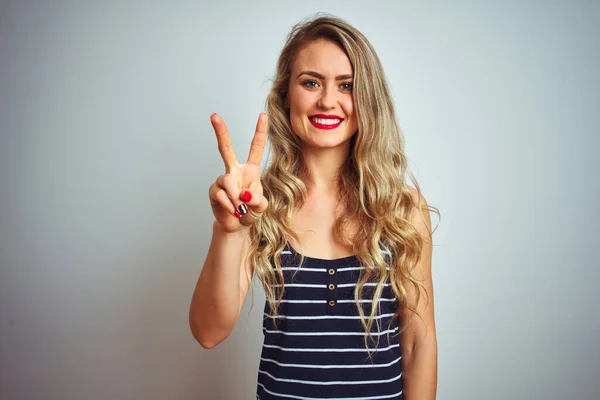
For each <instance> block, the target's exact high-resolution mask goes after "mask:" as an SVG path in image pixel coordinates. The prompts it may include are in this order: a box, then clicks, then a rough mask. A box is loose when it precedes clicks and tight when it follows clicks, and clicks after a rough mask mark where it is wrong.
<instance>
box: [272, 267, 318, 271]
mask: <svg viewBox="0 0 600 400" xmlns="http://www.w3.org/2000/svg"><path fill="white" fill-rule="evenodd" d="M281 270H282V271H298V270H299V271H311V272H327V269H325V268H307V267H302V268H298V267H283V268H281Z"/></svg>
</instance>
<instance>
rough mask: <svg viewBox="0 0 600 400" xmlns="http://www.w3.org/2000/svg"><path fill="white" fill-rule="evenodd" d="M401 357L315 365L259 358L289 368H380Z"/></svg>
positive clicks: (392, 363)
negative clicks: (378, 360)
mask: <svg viewBox="0 0 600 400" xmlns="http://www.w3.org/2000/svg"><path fill="white" fill-rule="evenodd" d="M401 359H402V357H398V358H396V359H395V360H394V361H390V362H389V363H385V364H358V365H343V364H342V365H317V364H286V363H280V362H278V361H275V360H271V359H270V358H261V360H262V361H266V362H272V363H275V364H277V365H279V366H280V367H291V368H319V369H331V368H382V367H389V366H390V365H394V364H396V363H397V362H398V361H400V360H401Z"/></svg>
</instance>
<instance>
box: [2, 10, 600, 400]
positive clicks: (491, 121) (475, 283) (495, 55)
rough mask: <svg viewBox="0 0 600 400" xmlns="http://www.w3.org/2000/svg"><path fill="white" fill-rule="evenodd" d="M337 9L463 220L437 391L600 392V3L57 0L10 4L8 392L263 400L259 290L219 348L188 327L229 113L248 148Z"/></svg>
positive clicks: (442, 243) (440, 307) (443, 395)
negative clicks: (313, 23) (290, 72)
mask: <svg viewBox="0 0 600 400" xmlns="http://www.w3.org/2000/svg"><path fill="white" fill-rule="evenodd" d="M318 11H325V12H329V13H332V14H334V15H337V16H339V17H342V18H345V19H346V20H347V21H348V22H350V23H351V24H353V25H354V26H356V27H357V28H358V29H359V30H361V31H362V32H363V33H364V34H365V35H366V36H367V37H368V38H369V40H370V41H371V42H372V43H373V45H374V47H375V49H376V50H377V51H378V53H379V55H380V58H381V59H382V62H383V65H384V68H385V71H386V73H387V76H388V78H389V82H390V85H391V88H392V90H393V97H394V102H395V104H396V107H397V114H398V119H399V122H400V125H401V127H402V129H403V131H404V134H405V136H406V141H407V153H408V156H409V158H410V165H411V167H412V168H413V170H414V172H415V174H416V175H417V178H418V179H419V182H420V183H421V185H422V189H423V192H424V194H425V197H426V198H427V200H428V202H429V203H430V204H431V205H433V206H436V207H438V208H439V209H440V210H441V213H442V220H441V224H440V225H439V228H438V230H437V231H436V234H435V249H434V259H433V271H434V283H435V289H436V293H435V294H436V319H437V328H438V337H439V390H438V399H441V400H447V399H457V400H459V399H460V400H465V399H478V400H479V399H486V400H488V399H492V400H493V399H509V398H510V399H545V400H550V399H557V400H558V399H578V400H585V399H590V400H592V399H598V398H599V397H600V361H599V360H600V345H599V344H598V339H599V336H600V322H599V320H600V311H599V296H598V294H597V292H596V290H597V285H598V283H599V282H600V273H599V271H600V265H599V264H600V263H599V262H598V255H597V252H598V249H599V247H600V240H599V236H600V235H599V234H598V223H599V222H600V212H599V210H598V206H599V204H600V179H599V178H598V173H599V172H600V168H599V167H600V165H599V164H600V163H599V158H598V149H599V148H600V139H599V134H600V117H599V114H600V78H599V72H598V71H600V54H599V53H600V51H599V49H600V46H599V44H598V39H599V38H600V5H599V2H593V1H571V2H568V1H562V2H558V1H523V2H517V1H505V2H500V1H496V2H477V1H471V2H466V1H453V2H435V3H434V2H413V1H389V2H383V1H379V2H366V1H365V2H363V1H360V2H359V1H339V2H324V1H319V2H316V1H296V2H239V4H238V3H233V2H229V1H221V2H214V3H212V2H210V3H209V2H202V1H188V2H185V1H170V2H167V1H163V2H158V1H156V2H151V1H149V2H141V1H140V2H132V1H126V2H123V1H103V2H100V1H97V2H83V1H71V2H68V1H52V2H50V1H41V0H40V1H20V2H19V1H4V2H2V3H1V5H0V95H1V98H0V99H1V103H0V133H1V136H0V178H1V185H0V196H1V197H0V266H1V269H0V271H1V272H0V273H1V275H0V334H1V338H0V368H1V372H0V398H2V400H16V399H27V400H35V399H44V400H50V399H86V400H87V399H89V400H95V399H98V400H100V399H102V400H103V399H119V400H120V399H210V400H212V399H226V400H229V399H233V400H237V399H253V398H254V391H255V386H256V377H257V369H258V362H259V355H260V346H261V340H262V334H261V330H260V324H261V313H262V307H263V302H264V295H263V294H262V293H261V289H260V288H258V286H257V289H256V292H255V304H254V308H253V309H252V311H251V312H250V314H249V315H248V311H249V310H250V307H249V301H248V302H247V304H246V306H245V309H244V313H243V315H242V317H241V319H240V321H239V323H238V325H237V327H236V329H235V331H234V332H233V334H232V335H231V336H230V337H229V338H228V339H227V340H226V341H225V342H224V343H222V344H221V345H220V346H218V347H217V348H215V349H212V350H204V349H202V348H201V347H200V345H198V344H197V343H196V342H195V341H194V339H193V338H192V335H191V333H190V331H189V327H188V319H187V316H188V306H189V301H190V297H191V294H192V291H193V288H194V285H195V283H196V280H197V278H198V275H199V272H200V269H201V266H202V264H203V261H204V257H205V255H206V251H207V248H208V244H209V240H210V235H211V221H212V214H211V211H210V207H209V204H208V199H207V191H208V187H209V185H210V183H211V182H212V181H213V180H214V179H215V178H216V177H217V176H218V175H219V174H221V173H222V172H223V165H222V161H221V160H220V158H219V154H218V152H217V148H216V140H215V138H214V134H213V132H212V129H211V126H210V124H209V120H208V117H209V115H210V114H211V113H212V112H219V113H221V114H222V115H223V116H224V118H225V120H226V122H227V123H228V125H229V128H230V131H231V134H232V136H233V141H234V145H235V148H236V149H237V153H238V155H239V156H240V158H243V157H246V155H247V151H248V148H249V144H250V140H251V137H252V134H253V129H254V125H255V121H256V118H257V116H258V113H259V112H260V111H262V110H263V109H264V101H265V98H266V94H267V92H268V90H269V87H270V81H269V79H270V78H271V77H272V76H273V73H274V68H275V62H276V59H277V56H278V53H279V51H280V49H281V46H282V44H283V41H284V39H285V36H286V35H287V33H288V31H289V30H290V28H291V26H292V25H293V24H294V23H296V22H298V21H300V20H302V19H303V18H305V17H307V16H310V15H312V14H314V13H316V12H318ZM435 221H437V220H434V222H435ZM409 400H412V399H409Z"/></svg>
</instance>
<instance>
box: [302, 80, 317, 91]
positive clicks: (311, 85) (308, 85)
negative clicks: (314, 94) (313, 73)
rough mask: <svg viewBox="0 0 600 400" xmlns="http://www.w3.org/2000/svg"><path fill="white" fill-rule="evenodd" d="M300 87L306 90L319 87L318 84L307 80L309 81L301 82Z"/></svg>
mask: <svg viewBox="0 0 600 400" xmlns="http://www.w3.org/2000/svg"><path fill="white" fill-rule="evenodd" d="M302 86H304V87H305V88H308V89H314V88H316V87H318V86H319V82H317V81H315V80H312V79H309V80H306V81H304V82H302Z"/></svg>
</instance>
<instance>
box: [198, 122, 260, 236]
mask: <svg viewBox="0 0 600 400" xmlns="http://www.w3.org/2000/svg"><path fill="white" fill-rule="evenodd" d="M210 122H211V123H212V126H213V128H214V130H215V134H216V135H217V143H218V145H219V153H221V157H222V158H223V162H224V163H225V174H224V175H221V176H219V177H218V178H217V180H216V181H215V183H213V184H212V185H211V186H210V189H209V191H208V197H209V199H210V205H211V207H212V210H213V214H214V215H215V219H216V220H217V222H218V223H219V224H220V225H221V227H222V228H223V230H224V231H225V232H235V231H238V230H240V229H242V227H244V226H250V225H252V224H253V223H254V222H256V221H257V220H258V219H259V218H260V216H261V215H262V213H263V212H264V211H265V210H266V209H267V205H268V202H267V199H266V198H265V197H264V196H263V188H262V185H261V183H260V160H261V158H262V155H263V152H264V149H265V145H266V143H267V115H266V114H264V113H261V114H260V115H259V116H258V122H257V123H256V131H255V133H254V138H253V139H252V145H251V146H250V154H249V155H248V160H247V161H246V163H244V164H240V163H239V162H238V161H237V158H236V156H235V153H234V151H233V145H232V144H231V138H230V137H229V132H228V131H227V126H225V122H223V119H222V118H221V117H220V116H219V115H217V114H213V115H211V117H210Z"/></svg>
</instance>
